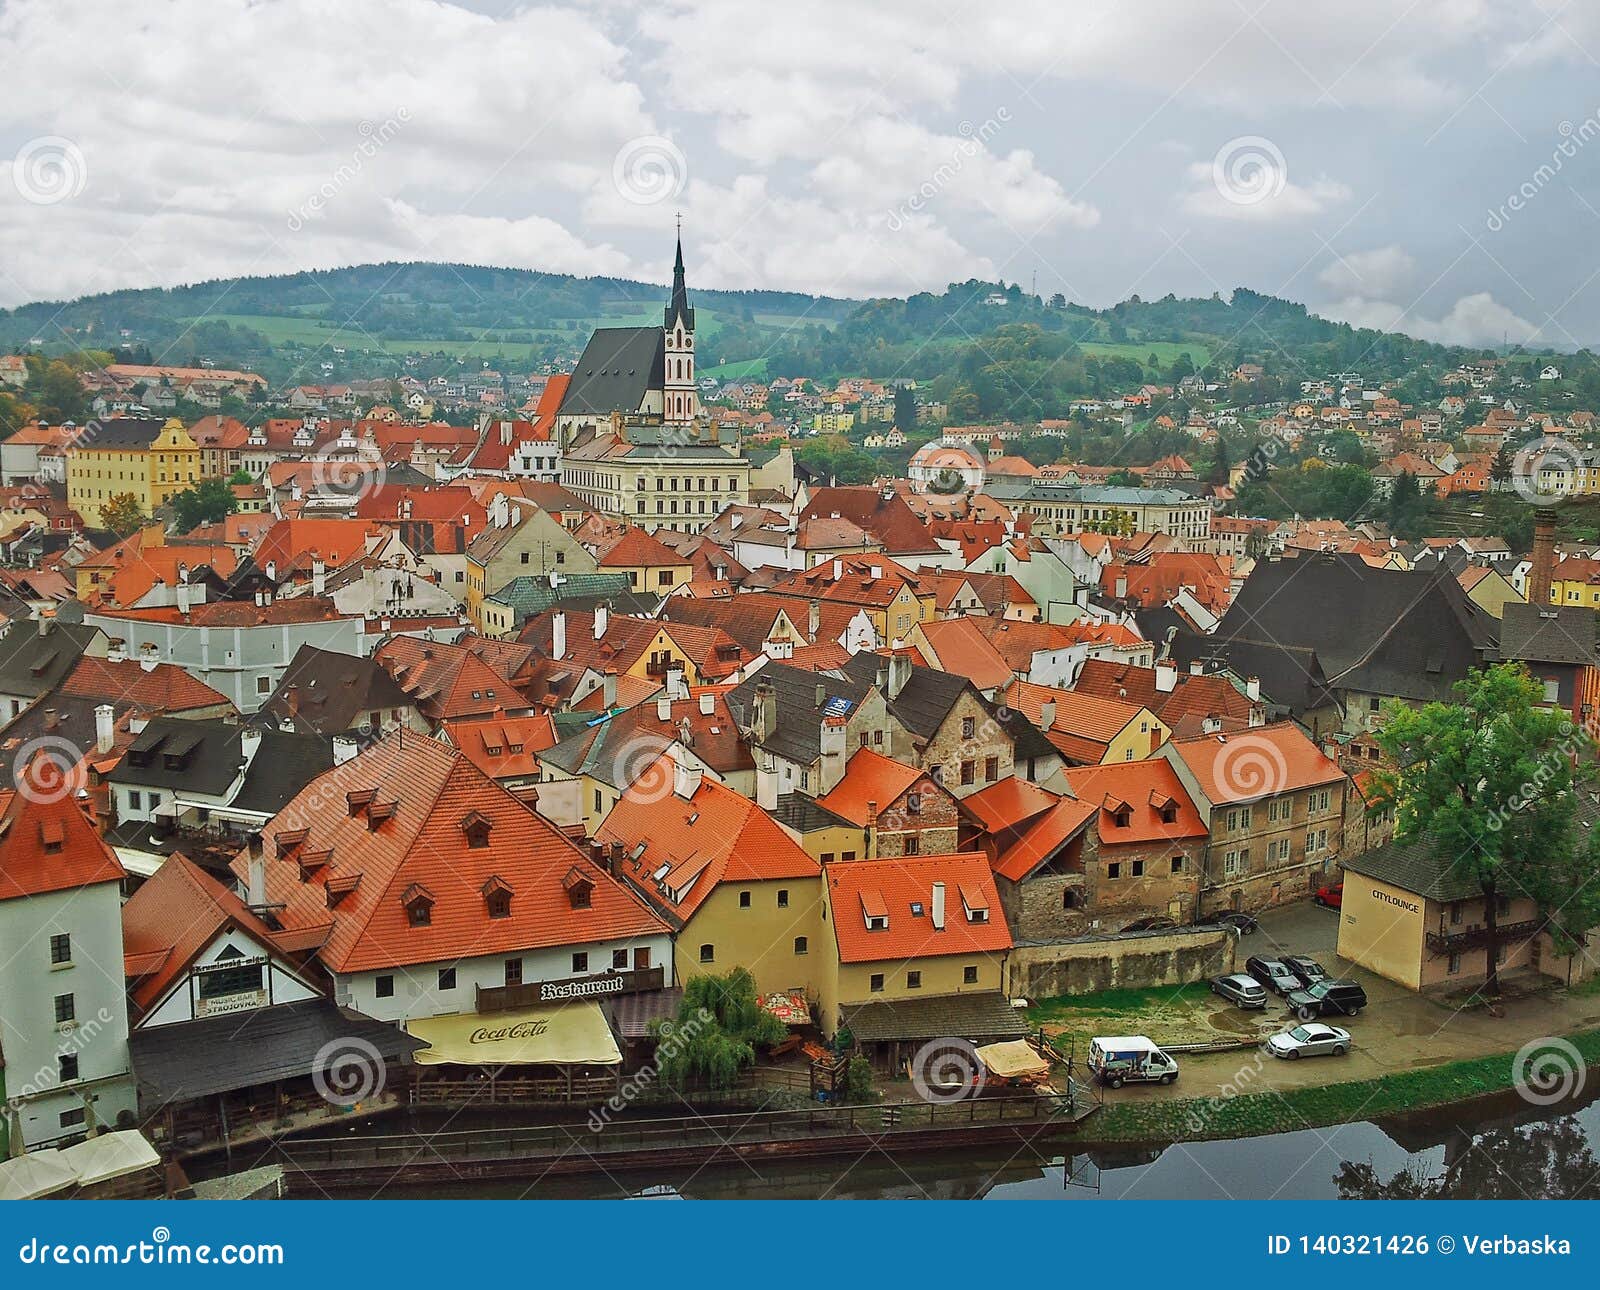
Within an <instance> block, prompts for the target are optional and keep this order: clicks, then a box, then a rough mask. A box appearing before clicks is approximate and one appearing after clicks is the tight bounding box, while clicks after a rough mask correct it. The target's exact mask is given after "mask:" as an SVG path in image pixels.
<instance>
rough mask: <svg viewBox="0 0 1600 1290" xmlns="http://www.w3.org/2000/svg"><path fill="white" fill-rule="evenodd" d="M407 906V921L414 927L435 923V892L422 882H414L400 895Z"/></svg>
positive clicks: (401, 900)
mask: <svg viewBox="0 0 1600 1290" xmlns="http://www.w3.org/2000/svg"><path fill="white" fill-rule="evenodd" d="M400 903H401V904H402V905H403V906H405V911H406V922H407V924H408V925H410V926H412V927H430V926H432V924H433V893H432V892H431V891H429V890H428V889H427V888H426V887H424V886H423V885H422V884H421V883H420V882H414V883H412V884H411V885H410V886H409V887H407V888H406V889H405V892H404V893H403V894H402V895H401V897H400Z"/></svg>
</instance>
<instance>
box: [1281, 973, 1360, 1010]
mask: <svg viewBox="0 0 1600 1290" xmlns="http://www.w3.org/2000/svg"><path fill="white" fill-rule="evenodd" d="M1284 1002H1285V1003H1287V1004H1288V1005H1289V1007H1290V1008H1291V1009H1293V1010H1294V1012H1295V1014H1296V1015H1297V1016H1298V1017H1299V1018H1300V1020H1301V1021H1311V1020H1313V1019H1315V1018H1317V1017H1329V1016H1340V1017H1353V1016H1355V1015H1356V1013H1358V1012H1360V1011H1361V1010H1362V1009H1363V1008H1365V1007H1366V1006H1367V992H1366V991H1365V990H1363V989H1362V988H1361V987H1360V986H1359V985H1357V984H1356V983H1355V982H1354V981H1335V980H1334V979H1333V978H1332V977H1324V978H1323V979H1322V980H1321V981H1317V982H1315V983H1314V984H1312V986H1311V987H1310V988H1309V989H1306V990H1292V991H1290V992H1289V993H1288V994H1287V995H1285V996H1284Z"/></svg>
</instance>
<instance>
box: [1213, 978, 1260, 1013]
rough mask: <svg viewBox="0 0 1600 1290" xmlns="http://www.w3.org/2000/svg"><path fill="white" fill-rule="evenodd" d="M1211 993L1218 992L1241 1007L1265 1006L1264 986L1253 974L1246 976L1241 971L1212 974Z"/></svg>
mask: <svg viewBox="0 0 1600 1290" xmlns="http://www.w3.org/2000/svg"><path fill="white" fill-rule="evenodd" d="M1211 993H1212V994H1220V995H1221V996H1222V997H1223V998H1224V999H1226V1000H1228V1001H1229V1002H1230V1003H1236V1004H1238V1005H1239V1006H1240V1007H1241V1008H1265V1007H1266V1006H1267V991H1266V987H1265V986H1263V985H1262V984H1261V982H1259V981H1257V980H1256V979H1255V977H1253V976H1246V975H1245V974H1244V973H1243V972H1230V973H1229V974H1228V975H1227V976H1214V977H1212V978H1211Z"/></svg>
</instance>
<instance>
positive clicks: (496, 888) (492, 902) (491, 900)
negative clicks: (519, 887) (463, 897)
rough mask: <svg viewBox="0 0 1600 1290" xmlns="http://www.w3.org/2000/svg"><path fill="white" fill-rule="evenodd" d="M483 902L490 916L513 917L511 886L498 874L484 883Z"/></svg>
mask: <svg viewBox="0 0 1600 1290" xmlns="http://www.w3.org/2000/svg"><path fill="white" fill-rule="evenodd" d="M483 903H484V907H485V908H486V909H487V910H488V912H489V917H490V918H510V917H511V887H510V885H509V884H507V882H506V881H505V879H504V878H501V877H500V876H499V875H498V874H497V875H495V876H493V877H491V878H490V879H489V881H488V882H486V883H484V884H483Z"/></svg>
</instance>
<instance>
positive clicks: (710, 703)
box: [700, 690, 717, 717]
mask: <svg viewBox="0 0 1600 1290" xmlns="http://www.w3.org/2000/svg"><path fill="white" fill-rule="evenodd" d="M716 710H717V696H716V695H715V694H713V693H712V692H711V691H710V690H702V691H701V692H700V715H701V716H702V717H709V716H710V715H711V714H712V713H713V712H715V711H716Z"/></svg>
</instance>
